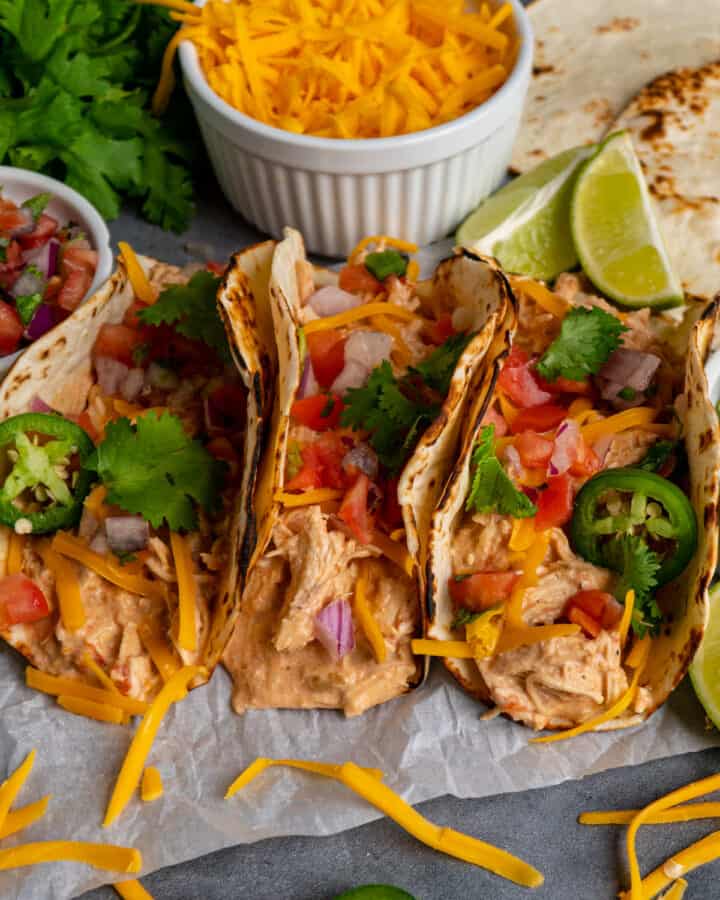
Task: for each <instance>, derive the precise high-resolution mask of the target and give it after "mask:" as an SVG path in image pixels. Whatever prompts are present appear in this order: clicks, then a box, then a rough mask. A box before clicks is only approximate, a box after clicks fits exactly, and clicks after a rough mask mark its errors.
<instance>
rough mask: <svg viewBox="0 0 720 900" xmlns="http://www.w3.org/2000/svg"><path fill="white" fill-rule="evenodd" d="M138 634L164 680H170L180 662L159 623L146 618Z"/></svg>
mask: <svg viewBox="0 0 720 900" xmlns="http://www.w3.org/2000/svg"><path fill="white" fill-rule="evenodd" d="M138 634H139V635H140V640H141V641H142V644H143V647H145V649H146V650H147V652H148V653H149V654H150V659H151V660H152V661H153V663H154V664H155V668H156V669H157V670H158V672H159V673H160V677H161V678H162V680H163V681H169V680H170V679H171V678H172V676H173V675H174V674H175V673H176V672H177V670H178V663H177V661H176V659H175V656H174V655H173V651H172V648H171V647H170V645H169V644H168V643H167V642H166V641H165V640H164V638H163V636H162V635H161V633H160V629H159V628H158V626H157V624H156V623H155V622H154V621H152V620H148V619H146V620H145V621H144V622H142V623H141V624H140V627H139V628H138Z"/></svg>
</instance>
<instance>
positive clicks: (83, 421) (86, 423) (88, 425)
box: [73, 410, 100, 443]
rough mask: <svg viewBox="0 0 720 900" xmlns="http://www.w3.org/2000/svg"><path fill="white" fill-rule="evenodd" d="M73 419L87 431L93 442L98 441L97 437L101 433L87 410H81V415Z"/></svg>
mask: <svg viewBox="0 0 720 900" xmlns="http://www.w3.org/2000/svg"><path fill="white" fill-rule="evenodd" d="M73 421H74V422H76V423H77V424H78V425H79V426H80V427H81V428H82V429H83V431H85V433H86V434H87V436H88V437H89V438H90V440H91V441H92V442H93V443H95V442H97V439H98V437H100V435H99V434H98V432H97V430H96V428H95V426H94V425H93V423H92V419H91V418H90V416H89V415H88V413H87V410H85V411H84V412H81V413H80V415H79V416H78V417H77V418H76V419H74V420H73Z"/></svg>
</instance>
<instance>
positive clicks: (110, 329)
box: [93, 325, 143, 367]
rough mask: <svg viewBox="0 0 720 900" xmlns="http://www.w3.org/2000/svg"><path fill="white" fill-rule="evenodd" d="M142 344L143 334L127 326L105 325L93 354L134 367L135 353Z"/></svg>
mask: <svg viewBox="0 0 720 900" xmlns="http://www.w3.org/2000/svg"><path fill="white" fill-rule="evenodd" d="M142 343H143V334H142V332H140V331H137V330H136V329H135V328H129V327H128V326H127V325H103V326H102V328H101V329H100V332H99V334H98V336H97V338H96V339H95V346H94V347H93V354H94V355H95V356H96V357H97V356H110V357H112V358H113V359H117V360H119V361H120V362H121V363H125V365H126V366H130V367H132V366H134V365H135V361H134V359H133V351H134V350H136V349H137V348H138V347H140V346H141V345H142Z"/></svg>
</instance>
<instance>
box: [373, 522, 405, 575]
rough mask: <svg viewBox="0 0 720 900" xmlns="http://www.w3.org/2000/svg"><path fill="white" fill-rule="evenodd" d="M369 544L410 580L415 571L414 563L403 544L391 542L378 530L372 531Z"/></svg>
mask: <svg viewBox="0 0 720 900" xmlns="http://www.w3.org/2000/svg"><path fill="white" fill-rule="evenodd" d="M370 543H371V544H372V545H373V546H374V547H377V548H378V550H380V552H381V553H382V554H383V556H387V558H388V559H389V560H390V561H391V562H394V563H395V565H396V566H398V567H399V568H400V569H402V570H403V572H404V573H405V574H406V575H409V576H410V577H411V578H412V575H413V572H414V571H415V563H414V561H413V558H412V556H410V554H409V553H408V550H407V547H406V546H405V544H404V543H401V542H400V541H396V540H393V539H392V538H390V537H388V535H386V534H385V533H384V532H383V531H380V530H379V529H378V528H375V529H374V530H373V533H372V537H371V539H370Z"/></svg>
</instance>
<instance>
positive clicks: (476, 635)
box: [465, 607, 505, 659]
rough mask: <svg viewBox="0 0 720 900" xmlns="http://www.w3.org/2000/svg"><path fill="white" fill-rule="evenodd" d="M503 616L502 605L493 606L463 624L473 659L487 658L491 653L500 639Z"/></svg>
mask: <svg viewBox="0 0 720 900" xmlns="http://www.w3.org/2000/svg"><path fill="white" fill-rule="evenodd" d="M504 617H505V614H504V613H503V610H502V607H493V608H492V609H486V610H485V612H484V613H482V614H481V615H479V616H478V617H477V619H475V620H474V621H472V622H469V623H468V624H467V625H466V626H465V637H466V639H467V642H468V644H470V647H471V648H472V652H473V657H474V658H475V659H487V657H488V656H492V655H493V653H494V652H495V648H496V647H497V645H498V641H499V640H500V634H501V633H502V627H503V619H504Z"/></svg>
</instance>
